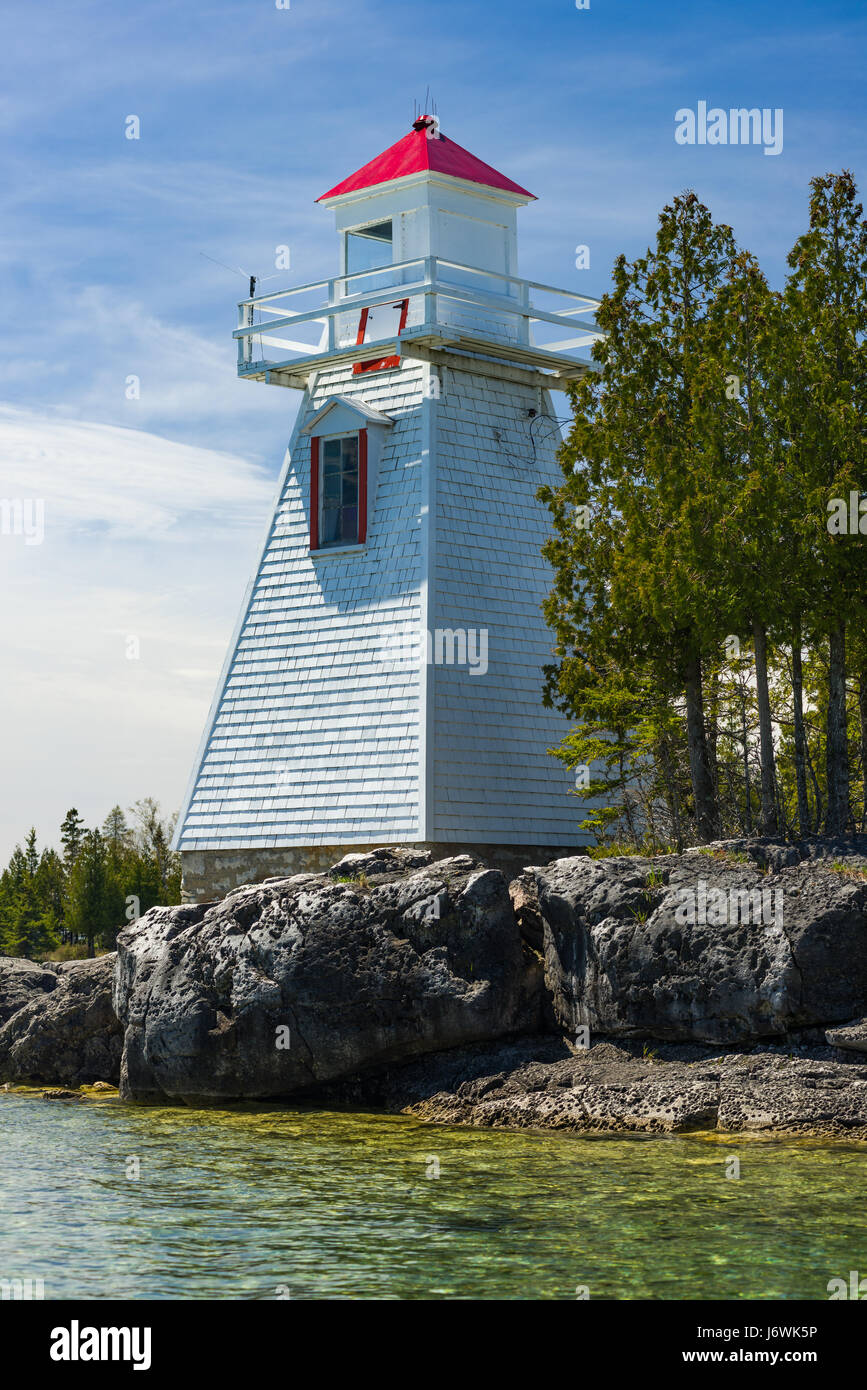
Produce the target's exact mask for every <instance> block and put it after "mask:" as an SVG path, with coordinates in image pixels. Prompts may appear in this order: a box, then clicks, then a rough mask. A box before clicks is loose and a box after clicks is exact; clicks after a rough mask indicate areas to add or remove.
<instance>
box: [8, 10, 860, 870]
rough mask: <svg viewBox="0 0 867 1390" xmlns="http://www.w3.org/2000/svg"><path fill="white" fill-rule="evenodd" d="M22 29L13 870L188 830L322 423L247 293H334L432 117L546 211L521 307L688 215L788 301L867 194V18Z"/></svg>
mask: <svg viewBox="0 0 867 1390" xmlns="http://www.w3.org/2000/svg"><path fill="white" fill-rule="evenodd" d="M0 15H2V18H0V26H2V27H0V52H2V54H3V66H4V69H5V71H4V73H3V82H2V95H0V125H2V134H3V138H2V141H0V150H2V153H0V200H2V205H3V206H2V222H0V226H2V237H0V267H2V269H0V274H2V281H3V285H2V295H3V307H4V316H3V317H4V322H5V332H4V333H3V335H2V338H0V502H2V500H3V499H6V500H7V501H10V502H14V501H16V500H17V501H19V502H20V503H21V505H22V510H21V512H20V513H19V515H20V517H21V523H20V525H16V524H15V520H14V516H13V514H12V513H11V512H9V513H8V517H7V520H6V521H5V522H4V521H3V518H2V516H0V643H2V644H0V660H2V667H0V718H2V726H0V727H2V733H3V737H2V750H3V751H2V772H0V861H2V862H5V860H6V858H7V857H8V855H9V853H10V852H11V850H12V848H13V847H14V845H15V843H16V842H20V841H21V840H23V838H24V836H25V835H26V833H27V831H28V830H29V828H30V826H31V825H32V826H35V828H36V830H37V834H38V836H39V841H40V843H41V844H42V843H49V844H51V843H57V842H58V839H59V836H58V827H59V825H60V822H61V820H62V818H63V816H64V814H65V812H66V811H67V810H68V808H69V807H70V806H73V805H74V806H76V807H77V808H78V810H79V811H80V812H81V814H82V815H83V816H84V818H85V820H86V822H87V823H88V824H89V825H93V824H99V823H100V822H101V821H102V820H103V819H104V817H105V815H106V813H107V812H108V810H109V809H110V807H111V806H113V805H114V804H115V803H119V804H120V805H122V806H129V805H130V804H132V803H133V802H134V801H136V800H138V799H139V798H141V797H145V796H153V797H155V798H156V799H158V800H159V801H160V803H161V804H162V806H163V809H164V810H165V811H166V812H167V813H169V814H171V813H173V812H175V811H176V810H177V809H178V807H179V806H180V803H181V799H182V796H183V791H184V788H185V786H186V783H187V779H188V777H189V773H190V770H191V766H192V762H193V759H194V756H195V752H196V749H197V746H198V742H199V739H200V736H201V732H202V728H203V725H204V721H205V718H206V715H207V711H208V708H209V705H210V702H211V698H212V695H213V692H214V686H215V682H216V679H217V676H218V673H219V670H220V667H221V665H222V661H223V658H224V655H225V649H226V645H227V643H228V641H229V638H230V635H231V632H232V629H233V627H234V625H235V621H236V618H237V614H238V610H239V607H240V604H241V601H242V598H243V594H244V590H245V586H246V583H247V580H248V579H249V576H250V574H251V572H252V570H253V568H254V565H255V562H256V558H257V552H258V549H259V547H260V545H261V542H262V538H263V535H264V532H265V528H266V526H267V522H268V519H269V511H270V508H271V505H272V501H273V494H274V489H275V484H276V479H277V474H278V471H279V468H280V465H281V463H282V459H283V454H284V451H285V448H286V445H287V443H288V439H289V435H290V432H291V425H292V419H293V416H294V413H295V410H296V409H297V405H298V402H299V400H300V396H299V394H298V393H297V392H290V391H286V390H283V389H279V390H278V389H272V388H268V387H266V386H264V385H262V384H257V383H254V382H240V381H238V380H237V378H236V375H235V360H236V352H235V344H234V343H233V341H232V338H231V333H232V330H233V328H234V327H235V324H236V308H235V305H236V301H237V300H238V299H239V298H242V297H243V296H244V295H245V294H246V282H245V279H244V276H243V275H242V273H241V270H243V271H244V272H246V273H248V274H249V273H256V274H258V275H260V276H261V277H263V281H264V277H266V276H274V278H273V279H269V280H268V281H267V282H264V283H263V284H262V286H261V289H262V291H265V290H268V289H278V288H283V287H287V286H288V285H292V284H295V285H297V284H304V283H308V282H311V281H315V280H318V279H320V278H322V277H323V276H327V275H329V274H333V273H334V272H335V271H336V270H337V265H338V260H337V257H338V245H337V239H336V236H335V234H334V231H333V218H332V215H331V214H330V213H328V212H326V211H324V210H323V209H321V208H318V207H316V206H315V203H314V200H315V199H316V197H317V196H318V195H319V194H321V193H323V192H324V191H325V190H326V189H328V188H330V187H331V186H332V185H333V184H335V183H336V182H338V181H339V180H340V179H341V178H343V177H344V176H345V175H347V174H349V173H351V172H352V171H353V170H354V169H356V168H358V167H359V166H360V165H362V164H364V163H366V162H367V161H368V160H369V159H371V158H372V157H373V156H374V155H376V154H377V153H379V152H380V151H381V150H383V149H385V148H386V147H387V146H388V145H391V144H392V143H394V141H395V140H397V139H399V138H400V137H401V136H402V135H403V134H405V133H406V131H407V130H408V129H409V126H410V122H411V120H412V116H413V103H414V102H418V103H419V104H421V105H424V98H425V93H426V90H427V89H428V88H430V89H431V90H432V92H433V95H434V98H435V100H436V105H437V111H438V114H439V118H440V123H441V128H442V131H443V133H444V134H445V135H448V136H450V137H451V138H452V139H455V140H457V141H458V143H459V144H461V145H463V146H465V147H466V148H468V149H470V150H471V151H472V152H473V153H474V154H476V155H478V156H479V158H481V159H483V160H485V161H486V162H487V163H489V164H493V165H494V166H495V167H496V168H498V169H500V170H502V171H503V172H504V173H505V174H507V175H508V176H509V177H511V178H512V179H514V180H516V181H517V182H518V183H520V184H522V185H524V186H525V187H527V188H529V189H530V190H531V191H532V192H534V193H535V194H536V195H537V197H538V201H537V202H535V203H533V204H531V206H530V207H529V208H527V209H526V210H523V211H521V212H520V213H519V238H520V241H519V247H520V250H519V254H520V272H521V274H523V275H526V276H527V277H528V278H530V279H534V280H540V281H544V282H546V283H548V284H552V285H557V286H561V287H562V288H564V289H570V290H575V291H577V292H579V293H586V294H591V295H598V294H601V293H602V292H604V290H605V289H606V288H607V287H608V284H609V280H610V270H611V265H612V263H613V261H614V258H615V256H617V255H618V254H619V253H621V252H623V253H625V254H626V255H627V256H633V255H636V254H641V253H642V252H643V251H644V250H645V249H646V248H647V246H648V244H649V243H650V241H652V239H653V237H654V233H655V227H656V219H657V217H658V215H659V212H660V210H661V209H662V207H663V206H664V205H665V203H666V202H667V201H669V200H670V199H671V198H672V197H673V196H674V195H675V194H676V193H678V192H680V191H682V190H683V189H685V188H694V189H695V190H696V192H697V193H698V195H699V196H700V198H701V199H702V200H703V201H704V202H706V203H707V204H708V206H709V207H710V209H711V211H712V213H713V214H714V216H715V217H716V219H717V220H718V221H721V222H727V223H730V224H731V225H732V226H733V228H734V230H735V232H736V234H737V236H738V238H739V240H740V242H741V243H742V244H743V245H744V246H746V247H748V248H749V249H750V250H752V251H753V252H754V254H755V255H757V256H758V258H759V260H760V261H761V263H762V265H763V267H764V269H765V271H766V273H767V275H768V277H769V278H770V280H771V282H772V284H775V285H779V284H781V283H782V280H783V278H784V276H785V272H786V254H787V252H788V250H789V249H790V247H791V245H792V243H793V242H794V240H795V239H796V237H797V236H798V235H799V234H800V233H801V231H802V230H803V229H804V226H805V221H806V210H807V197H808V185H809V180H810V178H811V177H813V176H815V175H817V174H820V173H824V172H827V171H829V170H833V169H840V168H843V167H847V168H850V169H852V170H853V172H854V174H855V177H856V179H857V180H858V181H859V184H860V185H861V187H862V191H867V169H865V142H867V135H865V131H867V121H865V106H867V96H865V83H864V79H863V72H864V66H865V56H867V6H865V5H864V3H863V0H822V3H815V0H814V2H813V3H806V0H788V3H785V4H784V3H781V0H774V3H768V0H752V2H751V3H747V2H746V0H730V3H725V0H717V3H715V4H698V3H690V0H681V3H678V4H674V3H653V0H589V5H587V6H586V7H582V8H579V7H578V6H577V5H576V4H575V0H533V3H532V4H531V3H520V2H519V0H430V2H429V3H427V4H424V5H421V4H415V5H406V4H398V3H396V0H278V3H275V0H222V3H213V4H208V3H199V4H195V5H189V4H186V5H179V4H178V3H177V0H172V3H159V2H158V0H137V3H136V4H134V5H124V4H118V3H117V0H95V3H87V0H77V2H76V4H74V5H69V4H68V3H58V0H40V4H38V5H26V6H22V5H19V4H15V5H12V4H10V3H9V0H5V3H4V5H3V7H2V10H0ZM700 102H705V103H706V104H707V108H714V107H718V108H722V109H723V110H726V111H727V110H729V109H731V108H733V107H758V108H760V109H767V110H768V111H769V112H775V111H777V110H781V111H782V112H783V124H782V132H783V140H782V149H781V150H780V152H779V153H778V154H765V152H764V148H763V147H762V146H761V145H759V146H757V145H736V144H717V145H712V144H698V143H696V144H692V145H690V144H682V143H678V141H677V140H676V139H675V133H676V130H677V128H678V120H677V119H676V117H677V113H678V111H683V110H686V109H689V110H693V111H697V110H698V105H699V103H700ZM132 116H135V117H137V118H138V127H139V138H138V139H128V138H127V132H128V131H129V130H130V129H132V128H133V127H131V125H130V122H129V118H130V117H132ZM681 124H682V122H681ZM287 245H288V246H289V248H290V255H291V268H290V270H288V271H286V270H282V271H279V272H278V271H277V270H276V269H275V252H276V248H277V247H278V246H287ZM578 245H585V246H587V247H588V248H589V261H590V264H589V267H588V268H586V269H580V270H579V269H577V268H576V255H575V250H576V246H578ZM215 262H222V264H216V263H215ZM227 267H228V268H227ZM238 267H240V268H241V270H239V269H238ZM131 378H136V379H137V385H136V384H135V383H131ZM37 504H41V509H40V507H39V506H37ZM28 507H29V508H30V509H29V510H28ZM9 518H12V519H11V520H10V519H9Z"/></svg>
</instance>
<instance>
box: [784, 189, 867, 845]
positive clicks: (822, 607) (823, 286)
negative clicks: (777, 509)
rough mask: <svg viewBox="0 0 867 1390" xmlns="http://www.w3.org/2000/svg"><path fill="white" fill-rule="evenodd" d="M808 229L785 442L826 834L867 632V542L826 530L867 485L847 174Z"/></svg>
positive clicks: (793, 312) (865, 382) (793, 326)
mask: <svg viewBox="0 0 867 1390" xmlns="http://www.w3.org/2000/svg"><path fill="white" fill-rule="evenodd" d="M811 190H812V193H811V198H810V226H809V230H808V231H807V232H805V234H804V235H803V236H802V237H800V238H799V239H798V241H797V242H796V243H795V246H794V248H793V249H792V251H791V253H790V255H789V258H788V260H789V266H790V267H791V274H790V276H789V280H788V283H787V286H786V292H785V301H786V309H787V315H788V321H789V335H788V351H789V355H790V366H789V380H790V390H789V393H788V398H787V417H788V418H787V434H788V438H789V440H790V453H791V457H792V460H793V465H794V467H795V468H796V469H797V470H798V472H799V473H800V475H801V477H802V478H803V480H804V491H805V495H806V503H807V516H808V517H809V518H810V520H811V523H812V525H811V531H810V533H809V546H810V560H811V563H812V565H813V570H814V576H815V578H814V585H815V601H814V605H813V607H814V610H815V614H816V623H815V626H816V631H817V634H822V635H824V637H825V640H826V641H827V648H828V691H827V706H826V708H827V714H826V718H827V724H826V778H827V815H826V821H825V828H826V830H827V832H828V833H829V834H840V833H842V832H843V831H844V830H845V829H846V827H847V825H849V824H850V823H851V811H850V805H849V801H850V792H849V749H848V716H847V701H846V644H847V627H848V629H849V636H850V637H854V638H855V640H858V638H859V637H860V634H861V633H862V632H863V631H864V630H865V608H864V600H863V597H862V591H863V575H864V566H865V558H867V555H865V551H867V542H865V539H864V537H863V536H862V535H860V534H854V535H853V534H849V533H848V530H846V531H843V532H841V533H839V534H834V533H833V532H832V530H830V529H829V526H830V523H831V517H830V516H829V508H831V507H832V506H833V504H834V499H839V500H840V501H843V502H845V503H848V502H849V498H850V494H851V493H853V492H854V493H855V495H856V497H858V496H859V495H860V493H861V491H862V489H863V488H864V487H865V479H867V344H865V335H867V278H865V277H867V223H865V222H864V220H863V208H862V206H861V204H860V203H859V202H858V197H857V190H856V187H855V182H854V179H853V178H852V175H851V174H850V173H849V171H848V170H844V171H843V172H842V173H840V174H827V175H825V176H823V177H821V178H816V179H813V180H812V183H811Z"/></svg>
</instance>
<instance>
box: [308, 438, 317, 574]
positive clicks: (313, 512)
mask: <svg viewBox="0 0 867 1390" xmlns="http://www.w3.org/2000/svg"><path fill="white" fill-rule="evenodd" d="M310 549H311V550H318V549H319V440H318V438H317V437H316V435H314V436H313V438H312V439H311V440H310Z"/></svg>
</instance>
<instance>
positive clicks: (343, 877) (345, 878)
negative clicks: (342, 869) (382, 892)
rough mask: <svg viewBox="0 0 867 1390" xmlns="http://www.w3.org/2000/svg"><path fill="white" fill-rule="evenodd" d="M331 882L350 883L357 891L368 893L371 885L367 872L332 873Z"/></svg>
mask: <svg viewBox="0 0 867 1390" xmlns="http://www.w3.org/2000/svg"><path fill="white" fill-rule="evenodd" d="M332 882H333V883H350V884H352V886H353V888H356V889H357V890H358V892H359V893H369V892H370V891H371V887H372V885H371V883H370V881H369V879H368V877H367V874H333V875H332Z"/></svg>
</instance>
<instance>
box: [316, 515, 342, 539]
mask: <svg viewBox="0 0 867 1390" xmlns="http://www.w3.org/2000/svg"><path fill="white" fill-rule="evenodd" d="M339 526H340V512H339V511H338V510H337V508H336V507H329V508H327V509H323V512H322V525H321V528H320V534H319V544H320V545H334V543H335V541H339V540H340V535H339V534H338V531H339Z"/></svg>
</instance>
